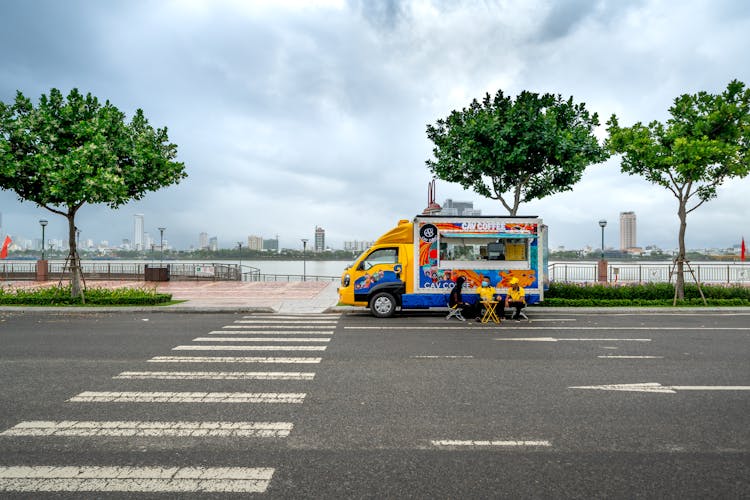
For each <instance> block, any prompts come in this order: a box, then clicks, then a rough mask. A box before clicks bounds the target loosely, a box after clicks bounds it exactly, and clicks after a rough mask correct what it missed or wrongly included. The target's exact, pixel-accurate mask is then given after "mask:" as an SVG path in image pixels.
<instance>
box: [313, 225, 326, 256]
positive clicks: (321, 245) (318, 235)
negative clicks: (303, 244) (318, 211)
mask: <svg viewBox="0 0 750 500" xmlns="http://www.w3.org/2000/svg"><path fill="white" fill-rule="evenodd" d="M325 249H326V230H325V229H323V228H322V227H319V226H316V227H315V251H316V252H322V251H324V250H325Z"/></svg>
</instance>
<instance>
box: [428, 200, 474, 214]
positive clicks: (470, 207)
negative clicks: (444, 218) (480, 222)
mask: <svg viewBox="0 0 750 500" xmlns="http://www.w3.org/2000/svg"><path fill="white" fill-rule="evenodd" d="M439 213H440V215H467V216H472V215H482V211H481V210H478V209H477V210H474V202H472V201H453V200H452V199H450V198H448V199H447V200H445V202H444V203H443V207H442V208H441V209H440V212H439Z"/></svg>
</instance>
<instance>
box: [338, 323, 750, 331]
mask: <svg viewBox="0 0 750 500" xmlns="http://www.w3.org/2000/svg"><path fill="white" fill-rule="evenodd" d="M511 324H512V323H511ZM483 328H484V329H486V328H487V327H485V326H483V325H476V326H345V327H344V329H345V330H478V331H479V330H481V329H483ZM495 328H502V329H506V330H509V329H512V330H513V331H518V330H626V331H627V330H647V331H649V330H653V331H660V330H669V331H685V330H708V331H716V330H728V331H750V327H745V326H737V327H733V326H727V327H723V326H717V327H713V326H705V327H704V326H685V327H683V326H520V325H518V324H512V326H511V327H501V326H496V327H495Z"/></svg>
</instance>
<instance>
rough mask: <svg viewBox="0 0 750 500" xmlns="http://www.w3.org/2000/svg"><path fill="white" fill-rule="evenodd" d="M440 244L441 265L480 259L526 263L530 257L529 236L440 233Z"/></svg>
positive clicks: (488, 262) (484, 260)
mask: <svg viewBox="0 0 750 500" xmlns="http://www.w3.org/2000/svg"><path fill="white" fill-rule="evenodd" d="M438 246H439V258H440V262H441V267H444V266H445V267H455V266H457V265H460V263H461V262H466V263H472V264H473V265H476V263H477V262H478V261H480V262H481V261H483V262H486V263H487V264H490V263H493V262H497V263H499V262H503V263H508V262H523V263H524V264H525V263H526V262H527V260H528V258H529V238H528V237H525V238H518V237H516V238H507V237H506V238H503V237H497V236H494V235H493V236H487V235H467V234H456V235H453V234H440V237H439V240H438Z"/></svg>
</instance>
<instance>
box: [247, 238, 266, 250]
mask: <svg viewBox="0 0 750 500" xmlns="http://www.w3.org/2000/svg"><path fill="white" fill-rule="evenodd" d="M247 248H248V250H258V251H260V250H263V237H262V236H254V235H250V236H248V237H247Z"/></svg>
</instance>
